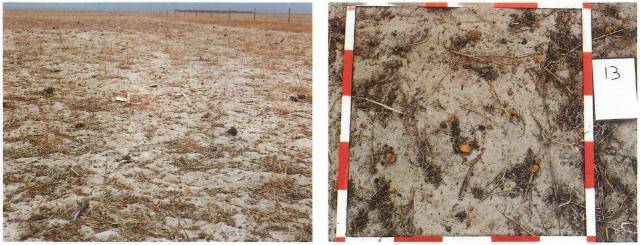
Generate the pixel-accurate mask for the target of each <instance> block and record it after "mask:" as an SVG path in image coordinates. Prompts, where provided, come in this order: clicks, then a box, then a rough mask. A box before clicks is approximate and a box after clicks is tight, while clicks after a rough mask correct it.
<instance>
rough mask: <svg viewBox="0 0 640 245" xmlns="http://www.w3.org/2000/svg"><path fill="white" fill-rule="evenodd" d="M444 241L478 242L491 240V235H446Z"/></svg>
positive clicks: (459, 242)
mask: <svg viewBox="0 0 640 245" xmlns="http://www.w3.org/2000/svg"><path fill="white" fill-rule="evenodd" d="M442 242H455V243H458V244H462V243H465V244H476V243H487V242H491V237H490V236H445V237H442Z"/></svg>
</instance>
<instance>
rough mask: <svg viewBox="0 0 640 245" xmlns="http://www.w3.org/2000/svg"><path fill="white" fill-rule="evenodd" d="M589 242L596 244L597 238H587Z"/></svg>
mask: <svg viewBox="0 0 640 245" xmlns="http://www.w3.org/2000/svg"><path fill="white" fill-rule="evenodd" d="M587 242H596V236H587Z"/></svg>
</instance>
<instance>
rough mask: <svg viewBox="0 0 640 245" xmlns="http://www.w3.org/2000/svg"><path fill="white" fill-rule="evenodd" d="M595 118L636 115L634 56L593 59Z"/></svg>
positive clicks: (625, 117)
mask: <svg viewBox="0 0 640 245" xmlns="http://www.w3.org/2000/svg"><path fill="white" fill-rule="evenodd" d="M593 96H594V98H593V99H594V102H595V113H596V120H609V119H629V118H637V117H638V98H637V94H636V66H635V62H634V58H624V59H599V60H593Z"/></svg>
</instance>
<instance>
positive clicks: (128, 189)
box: [3, 11, 311, 241]
mask: <svg viewBox="0 0 640 245" xmlns="http://www.w3.org/2000/svg"><path fill="white" fill-rule="evenodd" d="M7 13H8V14H7ZM33 16H36V14H33V13H31V14H30V13H28V12H27V13H20V12H18V13H12V12H6V11H5V17H4V20H5V26H4V81H3V82H4V100H3V105H4V135H3V139H4V145H3V149H4V158H3V160H4V165H3V168H4V176H3V179H4V206H3V209H4V217H3V218H4V239H5V240H9V241H16V240H28V241H40V240H55V241H75V240H92V241H131V240H151V241H163V240H216V241H309V240H310V239H311V217H310V215H311V102H310V101H311V89H310V87H311V65H310V59H311V57H310V56H311V51H310V48H311V33H310V32H309V31H296V32H288V31H286V30H277V28H268V29H267V28H260V27H259V25H257V27H256V26H251V27H242V26H234V27H226V26H223V25H216V24H210V23H207V22H205V21H197V20H187V19H180V18H179V17H178V18H170V19H167V18H159V17H151V16H142V15H135V14H134V15H131V16H129V15H117V16H116V15H111V14H100V13H93V14H78V13H51V12H50V13H44V14H43V13H39V14H37V16H39V17H33ZM305 28H306V26H303V28H300V29H301V30H304V29H305ZM280 29H286V28H280ZM47 88H52V90H49V89H47ZM116 96H122V97H127V96H129V98H130V101H129V102H117V101H115V97H116ZM294 100H295V101H294ZM231 127H235V128H236V129H237V135H236V136H233V135H231V134H230V133H228V130H229V129H230V128H231ZM82 198H86V199H88V200H89V204H90V205H89V207H88V208H87V210H85V212H84V213H83V214H82V215H81V216H80V218H79V219H78V220H76V221H72V220H71V219H70V217H71V215H72V212H73V211H74V210H75V209H76V208H77V204H76V202H77V201H78V200H80V199H82Z"/></svg>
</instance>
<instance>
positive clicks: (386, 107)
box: [353, 96, 404, 115]
mask: <svg viewBox="0 0 640 245" xmlns="http://www.w3.org/2000/svg"><path fill="white" fill-rule="evenodd" d="M353 98H355V99H362V100H366V101H369V102H371V103H374V104H376V105H379V106H381V107H383V108H385V109H388V110H390V111H393V112H395V113H398V114H401V115H404V112H402V111H399V110H396V109H393V108H391V107H389V106H387V105H385V104H382V103H380V102H377V101H374V100H371V99H368V98H364V97H358V96H353Z"/></svg>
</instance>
